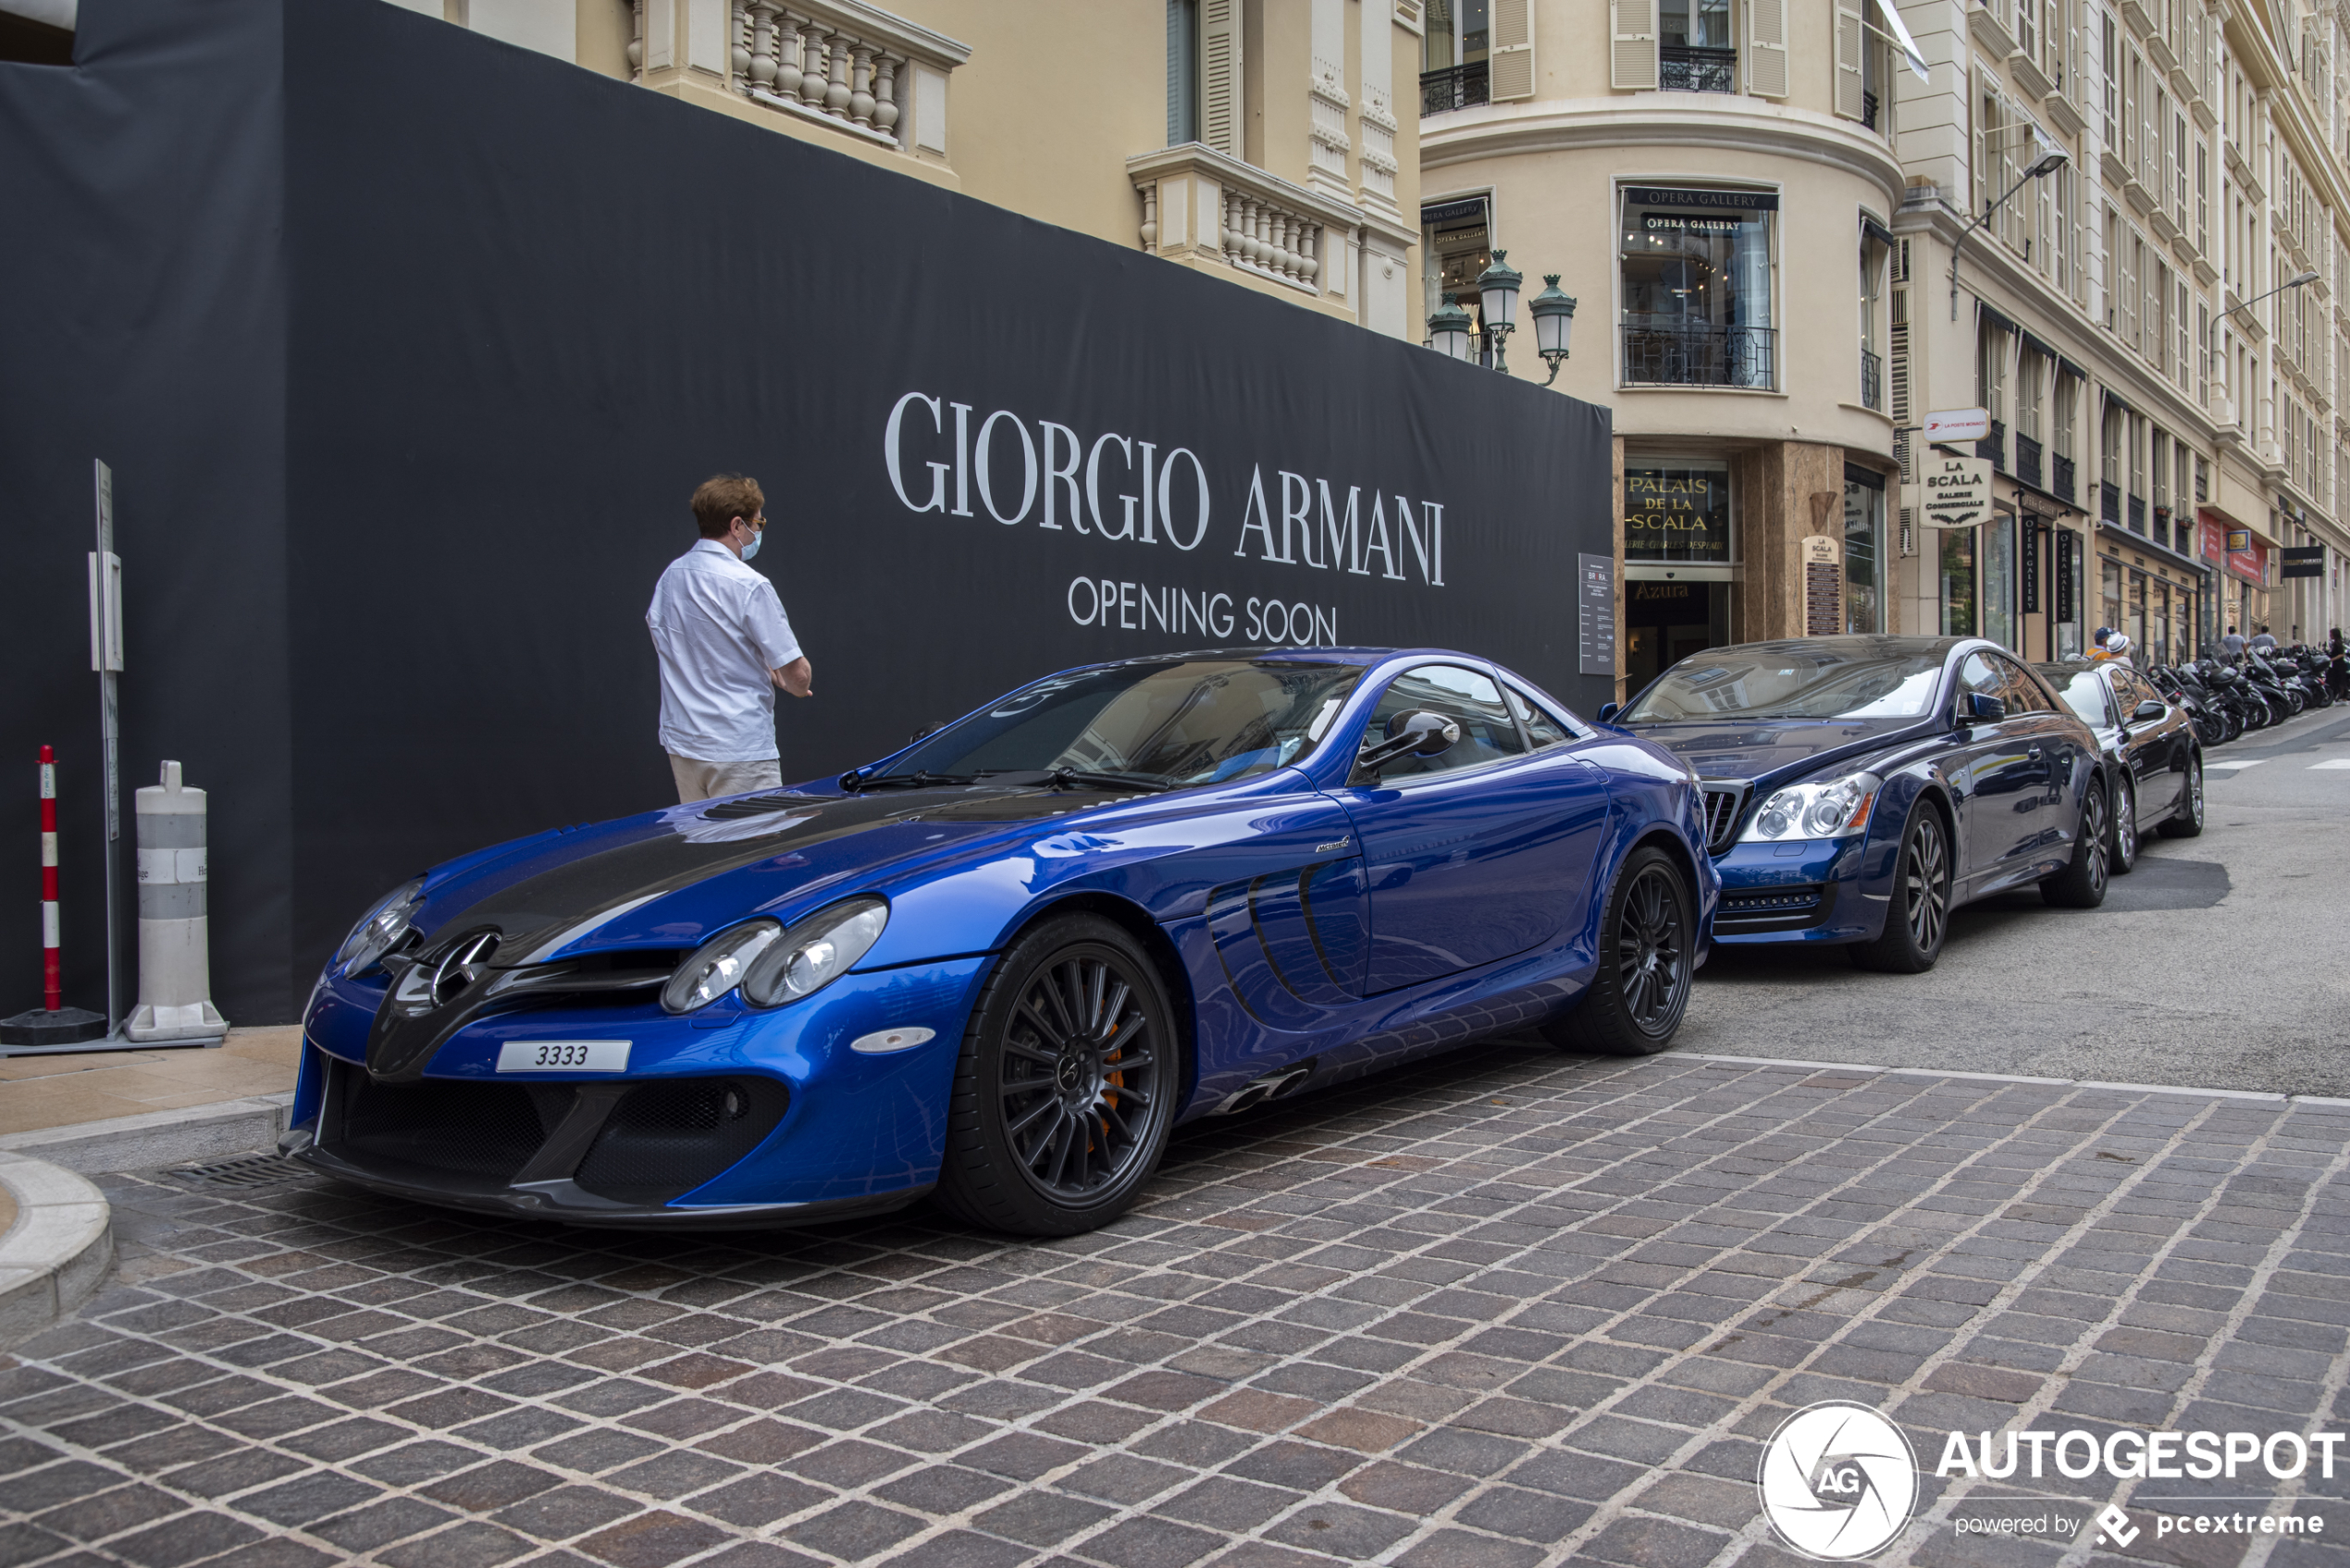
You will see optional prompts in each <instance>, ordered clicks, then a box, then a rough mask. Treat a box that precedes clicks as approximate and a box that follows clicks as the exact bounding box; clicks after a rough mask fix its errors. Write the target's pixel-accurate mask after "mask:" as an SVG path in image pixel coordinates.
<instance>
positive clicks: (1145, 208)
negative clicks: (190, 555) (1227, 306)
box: [1126, 142, 1362, 295]
mask: <svg viewBox="0 0 2350 1568" xmlns="http://www.w3.org/2000/svg"><path fill="white" fill-rule="evenodd" d="M1126 172H1127V175H1128V177H1129V178H1131V179H1132V180H1133V182H1134V191H1135V194H1136V195H1138V196H1139V197H1141V198H1142V216H1143V223H1142V241H1143V249H1144V250H1145V251H1148V252H1150V253H1152V254H1153V255H1158V256H1166V257H1168V258H1169V259H1170V260H1173V259H1181V260H1183V261H1185V262H1186V263H1187V265H1202V264H1206V265H1211V266H1216V267H1225V266H1229V267H1231V268H1234V269H1235V270H1237V271H1241V272H1246V273H1251V274H1254V275H1255V276H1256V277H1258V278H1266V279H1268V280H1269V281H1272V282H1275V283H1280V284H1284V285H1286V286H1287V287H1289V288H1292V289H1295V290H1299V291H1300V292H1301V293H1305V294H1313V295H1321V294H1327V293H1330V292H1333V291H1336V292H1340V293H1343V292H1345V291H1346V290H1345V289H1344V282H1345V276H1344V267H1343V265H1340V267H1339V272H1338V276H1337V278H1335V279H1333V278H1332V275H1331V271H1330V266H1329V265H1325V264H1326V261H1337V260H1339V259H1340V258H1342V257H1343V255H1344V254H1345V244H1346V236H1347V235H1348V234H1349V233H1350V232H1351V231H1352V230H1353V228H1354V225H1356V224H1358V223H1360V222H1361V221H1362V215H1361V214H1360V213H1359V212H1357V211H1356V210H1355V209H1354V207H1352V206H1349V205H1347V204H1345V203H1343V202H1341V201H1338V200H1335V199H1333V198H1331V197H1330V196H1329V195H1327V194H1324V193H1322V192H1320V191H1309V190H1307V189H1305V187H1303V186H1299V185H1292V184H1291V183H1290V182H1289V181H1287V180H1285V179H1278V178H1276V177H1275V176H1273V175H1269V174H1267V173H1266V172H1265V171H1264V170H1263V169H1260V168H1255V167H1252V166H1250V165H1248V164H1244V163H1243V162H1241V161H1240V160H1239V159H1238V158H1235V157H1232V156H1231V155H1230V154H1224V153H1218V152H1217V151H1216V150H1215V149H1214V148H1212V147H1208V146H1206V145H1204V144H1202V143H1200V142H1184V143H1183V144H1182V145H1181V146H1178V147H1167V148H1163V149H1161V150H1159V151H1158V152H1156V153H1142V154H1136V155H1135V156H1133V157H1132V158H1129V159H1127V160H1126ZM1326 236H1327V238H1326ZM1334 281H1335V283H1336V284H1337V285H1338V287H1337V288H1336V289H1335V290H1333V287H1332V285H1333V282H1334Z"/></svg>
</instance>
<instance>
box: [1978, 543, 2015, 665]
mask: <svg viewBox="0 0 2350 1568" xmlns="http://www.w3.org/2000/svg"><path fill="white" fill-rule="evenodd" d="M1983 635H1984V636H1986V637H1989V638H1990V639H1991V640H1992V641H1993V642H1995V643H1997V644H1998V645H1999V646H2000V647H2001V648H2014V647H2015V646H2016V636H2015V516H2014V514H2013V513H2011V512H1998V513H1997V514H1996V515H1994V516H1993V517H1992V519H1991V521H1990V522H1988V523H1986V524H1985V525H1983Z"/></svg>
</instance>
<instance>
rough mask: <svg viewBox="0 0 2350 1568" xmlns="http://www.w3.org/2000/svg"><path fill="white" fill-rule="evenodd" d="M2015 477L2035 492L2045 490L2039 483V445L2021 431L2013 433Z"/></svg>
mask: <svg viewBox="0 0 2350 1568" xmlns="http://www.w3.org/2000/svg"><path fill="white" fill-rule="evenodd" d="M2015 476H2016V477H2017V478H2019V479H2021V480H2022V481H2023V482H2024V483H2025V484H2027V485H2029V486H2031V487H2032V488H2034V489H2035V490H2036V489H2041V488H2045V487H2043V486H2042V485H2041V483H2040V443H2039V442H2037V441H2035V440H2034V439H2033V438H2031V437H2029V436H2027V435H2025V434H2024V433H2023V432H2022V431H2021V430H2018V431H2017V432H2016V433H2015Z"/></svg>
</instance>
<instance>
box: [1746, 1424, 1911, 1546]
mask: <svg viewBox="0 0 2350 1568" xmlns="http://www.w3.org/2000/svg"><path fill="white" fill-rule="evenodd" d="M1754 1485H1755V1489H1756V1490H1757V1491H1758V1492H1760V1493H1761V1494H1762V1512H1763V1514H1764V1516H1765V1517H1767V1518H1768V1519H1769V1520H1770V1521H1771V1528H1772V1529H1774V1530H1775V1531H1777V1532H1778V1536H1779V1539H1781V1540H1783V1541H1785V1542H1786V1543H1787V1545H1788V1546H1789V1547H1790V1548H1792V1549H1794V1550H1796V1551H1799V1552H1800V1553H1802V1554H1803V1555H1804V1556H1806V1557H1810V1558H1815V1559H1817V1560H1819V1561H1821V1562H1850V1561H1852V1560H1853V1559H1855V1558H1860V1557H1866V1556H1868V1555H1869V1554H1870V1553H1871V1552H1874V1551H1876V1550H1878V1549H1881V1548H1883V1547H1884V1546H1885V1545H1886V1543H1887V1542H1889V1541H1891V1540H1892V1539H1893V1537H1896V1536H1898V1535H1899V1534H1900V1533H1901V1527H1902V1526H1903V1525H1907V1524H1908V1523H1909V1522H1910V1513H1911V1510H1913V1509H1914V1508H1916V1506H1917V1500H1918V1461H1917V1455H1916V1453H1915V1452H1913V1451H1911V1448H1910V1439H1909V1438H1906V1437H1904V1436H1902V1435H1901V1429H1900V1428H1899V1427H1898V1426H1894V1425H1893V1423H1891V1422H1890V1421H1887V1420H1886V1418H1885V1417H1884V1416H1882V1415H1879V1414H1877V1413H1876V1412H1875V1411H1874V1410H1871V1409H1869V1408H1868V1407H1867V1406H1866V1405H1860V1404H1852V1403H1849V1402H1847V1401H1843V1400H1827V1401H1823V1402H1821V1403H1819V1404H1814V1405H1807V1406H1805V1407H1804V1408H1803V1409H1801V1410H1799V1411H1797V1412H1796V1413H1795V1414H1793V1415H1790V1416H1788V1417H1787V1419H1786V1420H1785V1421H1783V1422H1781V1423H1780V1424H1779V1429H1778V1430H1777V1431H1775V1432H1774V1433H1772V1434H1771V1440H1770V1442H1769V1443H1767V1444H1765V1445H1764V1447H1763V1450H1762V1466H1761V1468H1760V1469H1759V1470H1758V1471H1757V1473H1756V1475H1755V1477H1754Z"/></svg>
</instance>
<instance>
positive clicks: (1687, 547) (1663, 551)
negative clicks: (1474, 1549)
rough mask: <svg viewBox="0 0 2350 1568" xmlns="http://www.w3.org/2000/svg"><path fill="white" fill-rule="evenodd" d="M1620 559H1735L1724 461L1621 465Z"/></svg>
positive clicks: (1727, 471)
mask: <svg viewBox="0 0 2350 1568" xmlns="http://www.w3.org/2000/svg"><path fill="white" fill-rule="evenodd" d="M1848 504H1849V502H1848ZM1624 559H1625V560H1626V561H1681V562H1689V563H1691V564H1693V565H1716V566H1726V565H1728V564H1729V563H1730V562H1732V561H1733V560H1735V559H1736V557H1735V556H1733V555H1732V554H1731V552H1730V469H1729V465H1728V464H1727V463H1657V464H1654V465H1643V466H1640V467H1637V468H1635V467H1631V466H1629V465H1627V466H1626V468H1625V470H1624Z"/></svg>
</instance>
